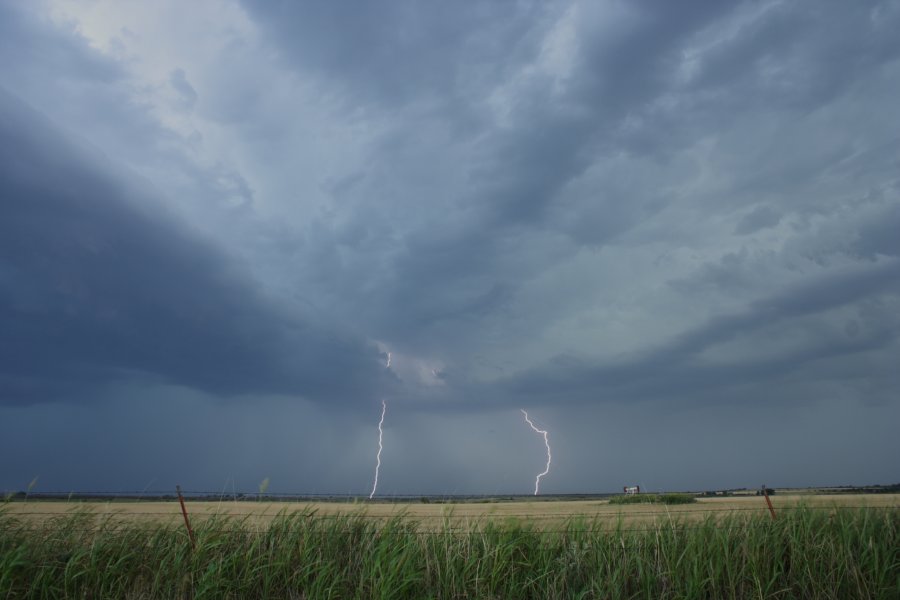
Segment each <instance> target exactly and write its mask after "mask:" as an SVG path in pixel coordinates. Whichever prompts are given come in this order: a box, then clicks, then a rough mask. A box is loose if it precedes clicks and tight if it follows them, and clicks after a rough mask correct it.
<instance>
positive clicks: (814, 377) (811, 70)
mask: <svg viewBox="0 0 900 600" xmlns="http://www.w3.org/2000/svg"><path fill="white" fill-rule="evenodd" d="M898 30H900V2H896V1H883V2H874V1H872V2H869V1H860V2H841V1H837V0H834V1H824V2H823V1H820V0H807V1H797V2H787V1H768V2H767V1H753V2H721V1H691V2H668V1H663V0H659V1H650V0H645V1H634V2H620V1H587V2H542V1H541V2H538V1H535V2H528V1H524V0H523V1H516V2H512V1H510V2H494V1H491V2H464V3H446V2H412V1H396V2H389V3H384V2H296V3H294V2H265V1H254V0H243V1H238V0H198V1H196V2H190V3H184V2H175V1H169V0H162V1H155V2H116V1H113V0H109V1H100V0H74V1H68V0H67V1H62V0H40V1H35V2H28V3H24V2H2V3H0V73H2V76H0V454H2V455H3V456H4V461H3V462H2V465H0V489H21V488H24V487H25V486H26V485H27V484H28V483H29V482H30V481H31V480H32V479H33V478H34V477H35V476H38V477H39V479H38V485H37V489H43V490H47V491H49V490H54V491H68V490H97V489H102V490H140V489H144V488H148V489H150V490H168V489H171V488H172V487H173V486H174V484H175V483H180V484H181V485H182V486H183V487H185V488H191V489H196V490H214V489H220V488H222V487H224V486H225V485H226V482H228V483H227V485H228V487H229V488H230V487H231V483H230V482H231V481H234V482H235V485H236V487H238V488H243V489H245V490H253V489H255V488H256V486H257V484H258V483H259V482H260V481H261V480H262V479H264V478H266V477H268V478H270V480H271V482H272V483H271V487H270V489H271V490H272V491H280V492H310V493H312V492H319V493H322V492H336V493H348V492H352V493H367V492H368V491H369V489H370V486H371V477H372V471H373V468H374V463H375V457H374V451H375V448H376V442H377V432H376V430H375V424H376V422H377V419H378V417H379V415H380V411H381V401H382V400H385V401H386V402H387V403H388V411H387V418H386V423H385V437H384V443H385V448H384V454H383V467H382V472H381V482H380V487H379V491H380V492H383V493H387V494H390V493H397V494H406V493H410V494H418V493H454V492H456V493H496V492H504V493H515V492H519V493H528V492H529V491H531V489H532V485H533V478H534V475H535V474H536V473H538V472H540V470H541V469H542V468H543V461H544V455H543V451H544V449H543V444H542V443H541V439H540V437H539V436H536V435H535V434H534V433H533V432H532V431H531V430H530V429H529V428H528V427H527V425H526V424H525V423H524V421H523V420H522V418H521V414H520V413H519V411H518V409H519V408H520V407H523V408H527V409H528V410H529V411H530V413H531V414H532V416H533V417H534V419H535V421H536V422H537V423H538V424H539V425H541V426H544V427H545V428H546V429H548V430H549V432H550V441H551V445H552V446H553V449H554V462H553V468H552V470H551V473H550V474H549V475H548V476H547V477H545V478H544V480H543V483H542V490H544V491H546V492H548V493H550V492H589V491H613V490H616V489H619V488H621V486H623V485H626V484H627V485H633V484H641V485H642V486H643V487H645V488H650V489H654V488H656V489H664V488H665V489H706V488H723V487H740V486H747V487H750V486H757V485H759V484H761V483H766V484H768V485H776V486H786V485H827V484H868V483H879V482H880V483H889V482H896V481H900V470H898V468H897V461H896V457H897V456H898V455H900V436H897V434H896V430H897V423H898V422H900V398H898V393H900V375H898V366H900V233H898V232H900V109H898V108H897V106H898V104H897V98H898V97H900V36H898V35H897V31H898ZM388 352H390V353H391V357H392V360H391V366H390V368H386V366H385V365H386V362H387V355H388Z"/></svg>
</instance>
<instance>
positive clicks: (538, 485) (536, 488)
mask: <svg viewBox="0 0 900 600" xmlns="http://www.w3.org/2000/svg"><path fill="white" fill-rule="evenodd" d="M519 410H521V411H522V414H523V415H525V422H526V423H528V425H529V426H531V428H532V429H533V430H534V431H535V432H536V433H540V434H541V435H543V436H544V445H545V446H547V468H545V469H544V472H543V473H539V474H538V476H537V477H536V478H535V480H534V495H535V496H537V495H538V492H539V491H540V489H541V477H543V476H544V475H546V474H547V473H549V472H550V461H551V459H552V458H553V457H552V456H550V440H549V439H547V432H546V431H544V430H543V429H538V428H537V427H535V426H534V423H532V422H531V419H529V418H528V413H527V412H525V411H524V410H523V409H521V408H520V409H519Z"/></svg>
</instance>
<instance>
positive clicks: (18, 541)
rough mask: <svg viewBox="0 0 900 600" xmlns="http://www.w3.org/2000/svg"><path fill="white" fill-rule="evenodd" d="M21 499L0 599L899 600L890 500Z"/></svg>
mask: <svg viewBox="0 0 900 600" xmlns="http://www.w3.org/2000/svg"><path fill="white" fill-rule="evenodd" d="M773 501H774V502H775V505H776V510H778V518H777V519H776V520H774V521H773V520H772V519H771V517H770V516H769V515H768V511H767V509H766V508H765V502H764V500H763V499H762V498H754V497H748V498H740V499H733V498H710V499H700V500H699V501H698V502H697V503H695V504H686V505H683V506H682V505H679V506H674V507H667V506H665V505H654V504H638V505H625V506H615V505H610V504H608V503H606V502H598V501H581V502H540V503H538V502H511V503H494V504H486V503H485V504H475V503H467V504H459V505H434V504H408V505H395V504H378V503H375V504H366V505H364V506H362V507H360V506H353V505H346V504H330V503H320V504H297V503H287V504H285V503H266V502H259V503H257V502H237V503H235V502H222V503H217V502H189V503H188V510H189V511H190V514H191V516H192V521H193V524H194V528H195V532H196V540H197V544H196V547H193V546H192V544H191V542H190V539H189V538H188V536H187V534H186V532H185V528H184V524H183V522H182V521H181V520H180V518H181V517H180V512H179V507H178V504H177V503H171V502H131V503H121V504H116V503H86V504H77V505H76V504H72V503H69V504H67V503H65V502H27V503H23V502H15V503H8V504H6V505H3V506H2V508H0V598H20V597H21V598H298V599H299V598H885V599H888V598H890V599H896V598H900V508H898V496H897V495H886V494H880V495H873V496H849V495H848V496H840V497H834V496H828V497H808V496H807V497H805V498H802V500H801V499H800V498H797V497H789V496H778V497H776V498H774V499H773Z"/></svg>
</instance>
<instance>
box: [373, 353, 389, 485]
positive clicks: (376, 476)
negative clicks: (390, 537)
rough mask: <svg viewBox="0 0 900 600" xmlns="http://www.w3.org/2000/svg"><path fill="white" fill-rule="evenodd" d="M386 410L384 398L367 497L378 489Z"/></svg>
mask: <svg viewBox="0 0 900 600" xmlns="http://www.w3.org/2000/svg"><path fill="white" fill-rule="evenodd" d="M390 356H391V355H390V354H388V361H390ZM386 412H387V402H385V401H384V400H382V401H381V420H380V421H378V454H376V455H375V460H376V461H377V462H376V463H375V483H373V484H372V493H371V494H369V499H370V500H371V499H372V497H373V496H374V495H375V490H377V489H378V470H379V469H380V468H381V450H382V448H383V446H382V444H381V439H382V436H383V435H384V429H383V426H384V413H386Z"/></svg>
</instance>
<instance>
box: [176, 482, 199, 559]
mask: <svg viewBox="0 0 900 600" xmlns="http://www.w3.org/2000/svg"><path fill="white" fill-rule="evenodd" d="M175 490H176V491H177V492H178V502H180V503H181V514H182V515H184V526H185V527H187V530H188V536H189V537H190V538H191V547H192V548H194V549H196V548H197V540H196V539H194V530H193V529H191V522H190V520H189V519H188V514H187V508H185V506H184V496H182V495H181V486H180V485H176V486H175Z"/></svg>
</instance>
